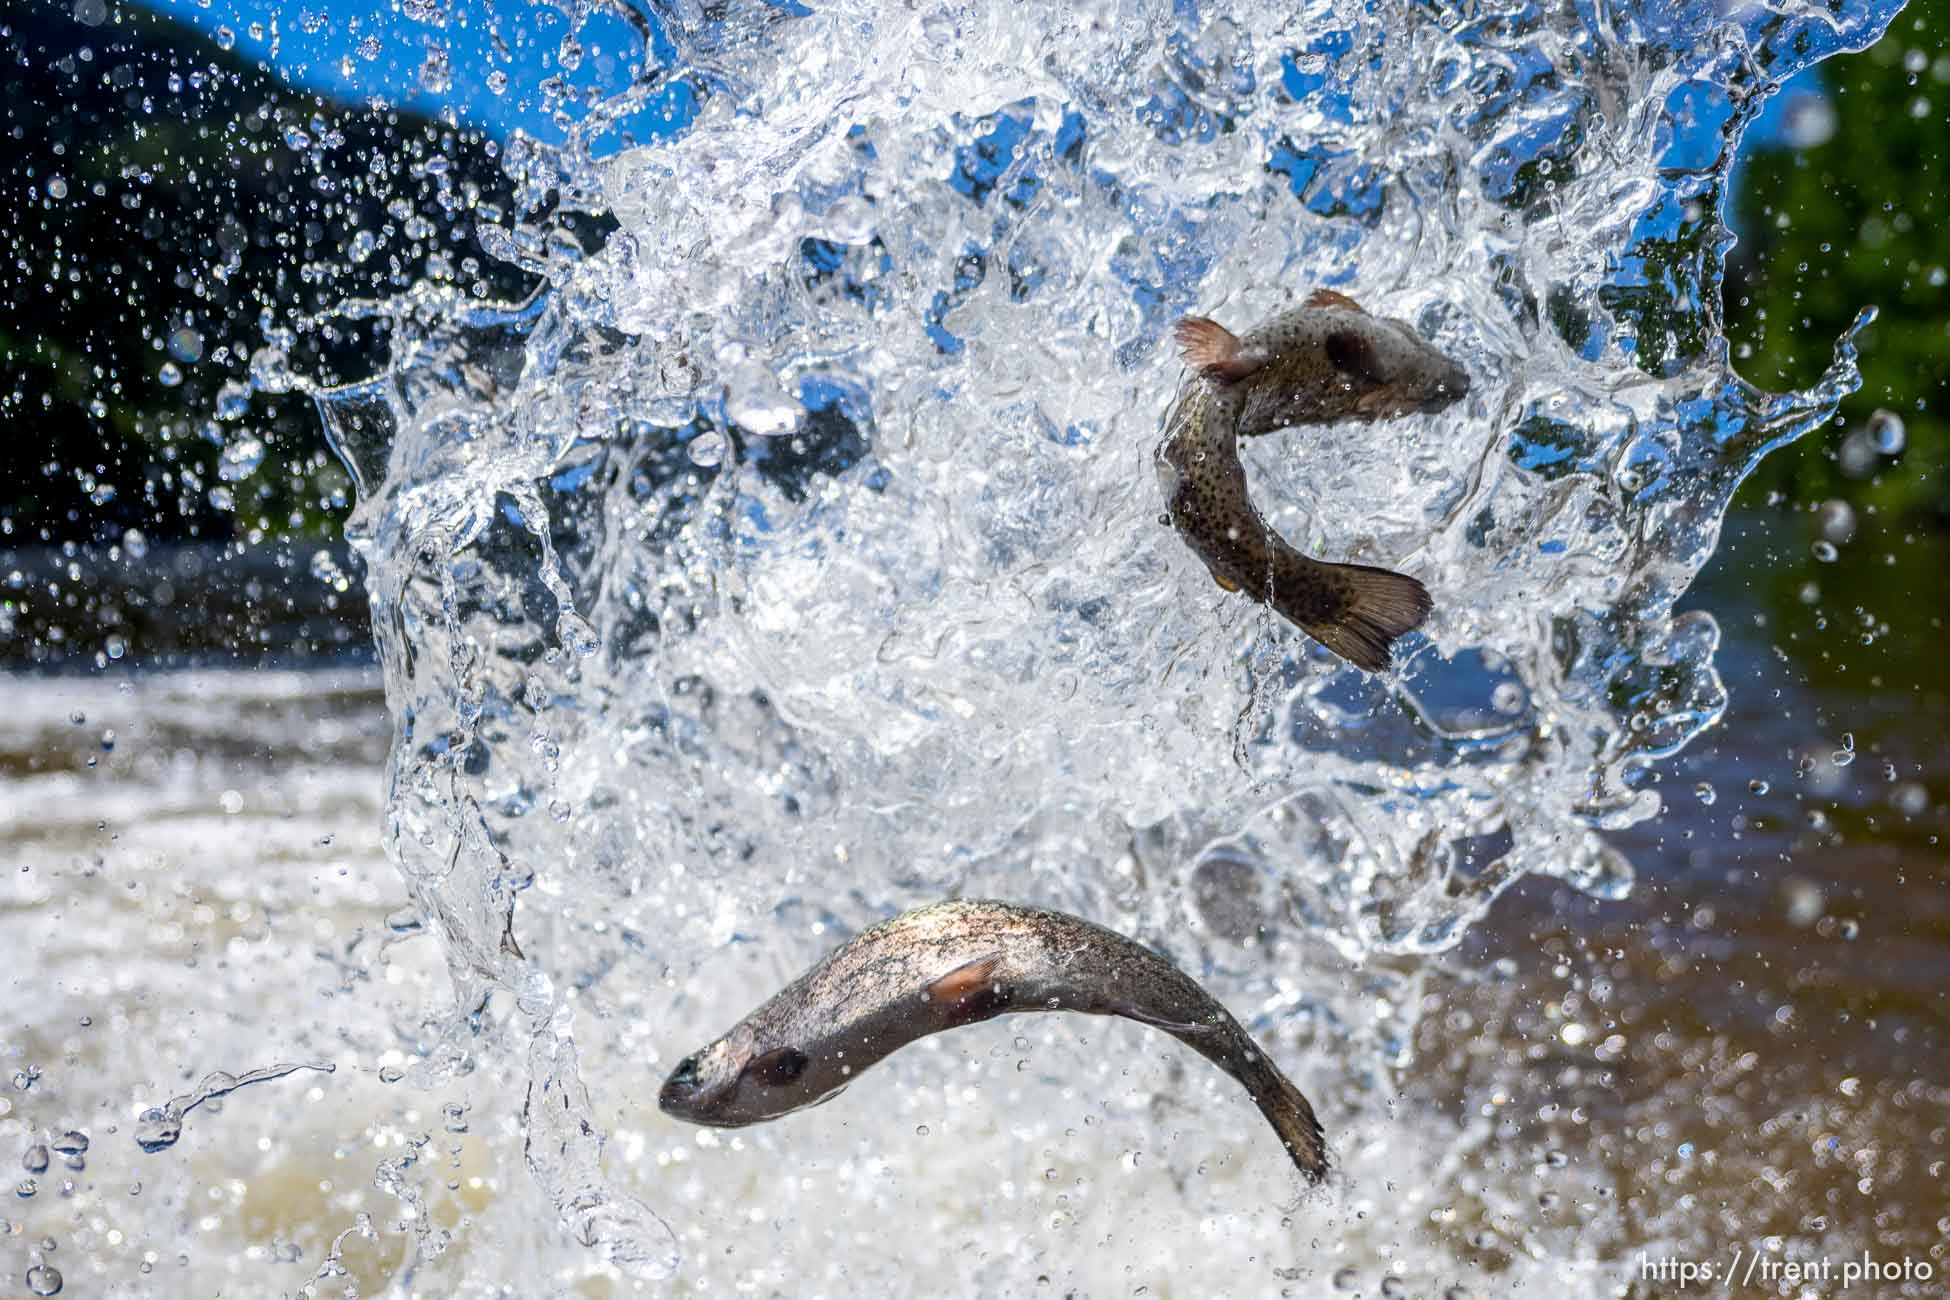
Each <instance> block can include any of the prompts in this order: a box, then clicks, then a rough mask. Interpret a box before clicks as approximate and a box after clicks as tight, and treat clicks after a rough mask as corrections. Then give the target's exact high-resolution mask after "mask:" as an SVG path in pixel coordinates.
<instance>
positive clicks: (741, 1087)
mask: <svg viewBox="0 0 1950 1300" xmlns="http://www.w3.org/2000/svg"><path fill="white" fill-rule="evenodd" d="M823 1056H824V1054H823V1053H820V1052H818V1051H817V1049H816V1046H805V1047H802V1046H801V1045H799V1044H795V1043H792V1042H788V1041H781V1042H769V1041H767V1040H765V1039H762V1038H760V1036H759V1035H758V1034H757V1033H756V1032H755V1031H754V1030H753V1029H752V1028H751V1027H750V1026H748V1025H740V1026H739V1027H738V1028H736V1029H734V1030H732V1031H731V1032H730V1033H729V1034H726V1035H725V1036H724V1037H723V1038H720V1039H719V1040H718V1041H716V1042H715V1043H712V1044H711V1045H710V1046H709V1047H706V1048H705V1049H704V1050H703V1051H701V1052H695V1053H693V1054H692V1055H690V1056H687V1057H685V1058H684V1059H683V1060H681V1061H679V1062H678V1063H677V1068H676V1069H674V1070H672V1071H671V1072H670V1077H669V1078H667V1079H665V1080H664V1086H663V1089H662V1091H660V1092H659V1093H658V1094H657V1106H658V1108H659V1109H660V1110H662V1111H663V1112H664V1114H666V1115H669V1116H671V1117H673V1118H675V1119H681V1120H687V1121H689V1122H690V1123H692V1124H706V1125H710V1126H711V1127H714V1128H738V1127H740V1126H742V1125H746V1124H757V1123H761V1122H763V1121H765V1120H768V1119H777V1118H778V1117H779V1116H781V1115H785V1114H789V1113H791V1112H792V1111H795V1110H802V1109H804V1108H805V1107H807V1106H816V1105H818V1104H819V1103H820V1102H822V1101H827V1100H830V1099H831V1098H833V1097H835V1096H837V1095H838V1094H839V1093H840V1091H841V1090H842V1089H843V1088H844V1086H845V1083H844V1079H837V1080H835V1079H828V1078H827V1077H826V1076H827V1075H828V1073H830V1072H829V1071H828V1070H826V1069H823V1068H821V1060H822V1058H823Z"/></svg>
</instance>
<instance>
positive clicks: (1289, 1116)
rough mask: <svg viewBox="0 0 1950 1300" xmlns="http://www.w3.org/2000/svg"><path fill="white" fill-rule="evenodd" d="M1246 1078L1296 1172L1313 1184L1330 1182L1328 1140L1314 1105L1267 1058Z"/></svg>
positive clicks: (1248, 1071) (1263, 1058) (1260, 1059)
mask: <svg viewBox="0 0 1950 1300" xmlns="http://www.w3.org/2000/svg"><path fill="white" fill-rule="evenodd" d="M1245 1075H1246V1077H1245V1079H1244V1080H1243V1082H1244V1083H1245V1085H1246V1087H1247V1089H1248V1090H1249V1091H1250V1092H1251V1093H1252V1095H1253V1103H1254V1104H1255V1105H1257V1106H1258V1107H1259V1111H1260V1114H1262V1115H1264V1116H1266V1121H1267V1123H1269V1124H1271V1125H1272V1126H1273V1131H1274V1132H1275V1133H1277V1134H1279V1137H1280V1142H1281V1144H1282V1145H1284V1146H1285V1147H1286V1152H1287V1154H1288V1155H1289V1156H1291V1157H1292V1158H1293V1165H1294V1168H1296V1169H1298V1170H1299V1171H1300V1173H1301V1174H1302V1175H1303V1176H1304V1177H1305V1178H1306V1180H1307V1181H1308V1182H1310V1183H1318V1182H1320V1181H1321V1180H1322V1179H1324V1178H1326V1177H1327V1169H1328V1159H1327V1136H1326V1133H1325V1131H1324V1130H1322V1128H1321V1127H1320V1121H1319V1120H1318V1119H1316V1118H1314V1108H1313V1104H1312V1103H1311V1102H1309V1101H1308V1100H1307V1098H1306V1096H1305V1094H1303V1093H1302V1092H1301V1091H1300V1089H1298V1088H1296V1087H1294V1086H1293V1080H1291V1079H1289V1078H1287V1077H1286V1075H1284V1074H1282V1073H1281V1072H1280V1067H1279V1066H1277V1065H1275V1064H1273V1062H1272V1060H1271V1059H1270V1058H1268V1057H1266V1056H1265V1055H1261V1056H1260V1057H1259V1059H1258V1060H1257V1061H1255V1062H1254V1063H1253V1066H1252V1067H1251V1068H1250V1069H1248V1070H1247V1071H1246V1072H1245Z"/></svg>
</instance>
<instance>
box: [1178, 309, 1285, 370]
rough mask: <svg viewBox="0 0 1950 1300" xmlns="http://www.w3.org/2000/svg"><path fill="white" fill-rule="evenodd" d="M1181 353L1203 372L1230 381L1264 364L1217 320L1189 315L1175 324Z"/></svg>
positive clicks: (1189, 364) (1263, 361)
mask: <svg viewBox="0 0 1950 1300" xmlns="http://www.w3.org/2000/svg"><path fill="white" fill-rule="evenodd" d="M1171 336H1172V338H1174V339H1176V340H1177V342H1178V352H1179V355H1180V356H1182V357H1184V358H1185V364H1186V365H1188V366H1190V367H1191V368H1192V369H1194V370H1196V371H1198V372H1199V373H1200V374H1204V375H1209V376H1211V377H1212V378H1214V379H1223V380H1226V381H1228V382H1230V381H1232V380H1235V379H1244V378H1245V377H1246V376H1247V375H1250V374H1252V373H1253V371H1255V370H1257V369H1259V368H1260V366H1262V365H1264V364H1265V359H1264V358H1262V357H1257V356H1254V355H1252V354H1250V353H1248V352H1247V351H1246V350H1245V349H1243V348H1242V347H1240V345H1239V339H1238V336H1237V335H1235V334H1233V332H1232V331H1231V330H1229V329H1227V328H1226V327H1225V326H1223V325H1221V324H1219V322H1217V321H1215V320H1208V319H1206V318H1205V317H1203V316H1186V317H1184V318H1182V319H1181V320H1180V321H1179V322H1178V324H1177V325H1175V326H1173V327H1172V331H1171Z"/></svg>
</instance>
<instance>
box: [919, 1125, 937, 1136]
mask: <svg viewBox="0 0 1950 1300" xmlns="http://www.w3.org/2000/svg"><path fill="white" fill-rule="evenodd" d="M933 1131H934V1130H933V1129H931V1128H929V1127H928V1126H927V1125H926V1124H916V1125H915V1126H914V1135H915V1136H916V1137H926V1136H928V1134H930V1133H932V1132H933Z"/></svg>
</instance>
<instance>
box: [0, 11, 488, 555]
mask: <svg viewBox="0 0 1950 1300" xmlns="http://www.w3.org/2000/svg"><path fill="white" fill-rule="evenodd" d="M0 29H3V30H4V33H5V36H6V43H7V50H8V61H7V66H6V67H5V69H4V71H0V92H4V107H0V120H3V122H4V129H0V208H4V210H5V211H6V212H8V213H9V214H10V215H9V222H8V226H7V229H6V231H5V233H4V234H3V235H0V248H4V250H5V254H6V255H5V259H4V262H5V266H6V271H5V274H6V276H7V282H8V288H9V291H10V292H9V297H10V299H11V305H12V306H13V308H14V310H13V312H12V313H10V315H9V317H8V318H7V319H6V320H4V321H0V419H3V420H4V421H5V422H6V425H7V427H8V429H9V431H10V432H11V434H12V435H13V443H12V448H11V455H12V465H11V467H10V469H11V472H10V473H9V474H8V475H7V482H6V485H5V488H4V491H0V546H21V545H35V544H40V543H52V542H61V543H66V542H76V541H78V542H87V541H93V540H113V539H115V538H117V537H119V536H121V534H122V533H123V532H124V530H126V529H129V528H139V529H141V530H142V531H143V532H144V533H145V534H146V535H147V536H148V537H149V538H150V539H152V540H171V539H177V538H191V537H198V538H206V539H214V540H226V539H229V538H232V537H244V538H248V537H258V536H280V535H286V534H297V535H312V536H324V535H335V534H336V533H337V531H338V518H339V516H340V515H342V513H343V511H344V508H345V505H346V498H347V497H348V495H349V490H350V483H349V480H348V479H347V478H346V476H345V473H344V471H343V470H342V469H341V467H340V466H339V465H338V464H337V462H336V461H335V460H334V459H333V458H332V457H331V455H330V454H329V452H327V450H326V449H325V445H324V441H323V436H322V434H321V432H320V429H319V423H318V418H317V415H316V413H315V411H314V410H313V407H312V403H311V401H310V400H309V399H308V398H306V397H304V396H303V395H302V394H299V393H289V394H279V393H276V392H271V391H259V392H255V393H254V392H253V391H252V385H251V384H250V383H249V382H248V381H249V379H250V366H251V360H252V357H253V355H254V354H256V353H257V352H258V350H259V349H261V348H263V347H264V345H265V344H266V343H267V342H271V341H274V340H279V339H283V340H285V342H284V344H283V346H284V347H285V348H287V349H288V350H289V352H290V358H289V359H290V361H291V362H292V363H293V368H295V369H296V370H298V371H300V372H301V373H306V374H316V375H321V376H323V377H324V378H326V379H327V380H330V379H331V378H332V377H333V376H334V374H335V373H337V374H346V375H351V374H360V373H365V372H366V371H368V370H369V369H371V368H373V367H375V366H376V365H377V364H378V361H379V358H380V357H381V356H382V355H383V353H382V351H381V345H382V340H380V339H378V338H376V337H375V336H374V335H373V334H372V333H371V332H370V330H368V331H366V332H364V333H358V332H348V331H344V330H339V331H336V332H334V331H329V330H312V331H305V330H294V329H292V328H291V327H292V326H294V325H296V324H297V323H299V322H300V321H302V320H304V319H305V318H306V317H307V316H309V315H310V314H312V313H315V312H317V311H319V310H320V309H321V308H324V307H326V306H328V305H330V304H333V303H336V302H338V301H341V300H344V299H348V298H352V297H355V296H360V295H366V296H379V295H385V294H389V293H393V292H398V291H399V290H401V289H404V288H405V287H407V286H408V285H410V284H412V283H414V282H416V281H418V280H420V279H423V278H432V279H437V280H447V281H450V282H459V283H462V284H465V285H470V286H471V287H472V288H473V290H474V292H477V293H480V294H482V295H488V294H493V295H496V296H500V295H503V294H508V293H518V292H520V291H521V289H522V288H523V285H522V284H521V283H520V280H519V277H517V276H515V275H514V274H513V273H512V272H510V271H509V269H508V268H506V267H505V266H502V265H501V264H499V263H493V262H491V261H489V260H488V259H485V258H483V257H481V256H480V255H479V253H478V250H477V249H475V248H474V247H473V246H472V235H471V230H472V226H473V223H474V222H475V221H476V220H481V219H487V220H493V219H495V216H496V215H497V213H496V205H497V204H499V205H502V206H505V205H506V203H507V202H508V198H509V195H510V193H511V190H512V186H511V185H510V184H509V183H508V182H507V181H506V180H505V178H503V177H502V176H501V175H500V173H499V170H498V167H497V166H496V165H495V164H494V162H493V161H492V156H493V153H494V145H493V144H492V142H490V141H486V140H484V139H482V138H481V137H479V136H478V135H472V134H468V133H464V132H461V131H459V130H457V129H455V128H454V127H452V126H451V125H447V124H443V123H441V122H437V121H434V120H431V119H428V118H425V117H420V116H415V115H412V114H405V113H398V112H393V111H388V110H373V109H366V108H356V107H351V106H347V105H343V104H338V103H333V102H330V101H327V100H324V99H322V98H320V97H318V96H315V95H308V94H304V93H301V92H297V91H294V90H292V89H291V88H290V87H287V86H285V85H284V84H283V83H282V82H281V81H280V80H279V79H278V78H277V77H276V76H275V75H274V74H273V73H272V72H270V71H269V70H267V69H266V68H264V67H263V66H262V65H259V64H255V63H251V62H248V61H246V60H245V59H243V58H242V57H240V56H238V55H236V54H234V53H231V52H229V51H226V50H222V49H219V48H218V47H217V46H216V45H215V44H214V43H212V42H211V41H210V40H209V39H207V38H205V37H203V36H201V35H199V34H198V33H196V32H195V31H194V30H193V29H191V28H189V27H187V26H183V25H180V24H177V23H175V22H172V21H170V20H169V19H167V18H166V17H164V16H161V15H157V14H153V13H149V12H146V11H144V10H141V9H138V8H136V7H134V6H128V5H123V6H116V7H115V8H114V9H113V10H112V11H111V12H110V14H109V16H108V17H107V19H106V21H102V22H99V23H97V24H95V25H89V24H87V23H84V22H82V21H79V20H77V19H76V18H75V17H74V16H73V14H72V13H71V12H70V10H69V7H68V6H67V5H38V6H37V5H28V6H15V7H13V8H12V9H10V10H9V12H8V14H7V15H6V16H5V18H4V19H3V20H0ZM436 157H438V158H441V159H444V160H445V162H446V164H447V165H446V166H444V167H432V166H429V165H428V164H429V163H430V162H431V160H433V159H434V158H436ZM476 178H477V179H476ZM287 336H288V337H287ZM320 346H329V347H331V348H332V349H333V354H332V355H330V356H324V355H320V354H319V353H318V348H319V347H320ZM266 359H267V360H268V359H269V357H268V355H267V358H266ZM277 386H278V385H277V384H271V385H260V386H259V387H260V388H266V387H268V388H276V387H277Z"/></svg>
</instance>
